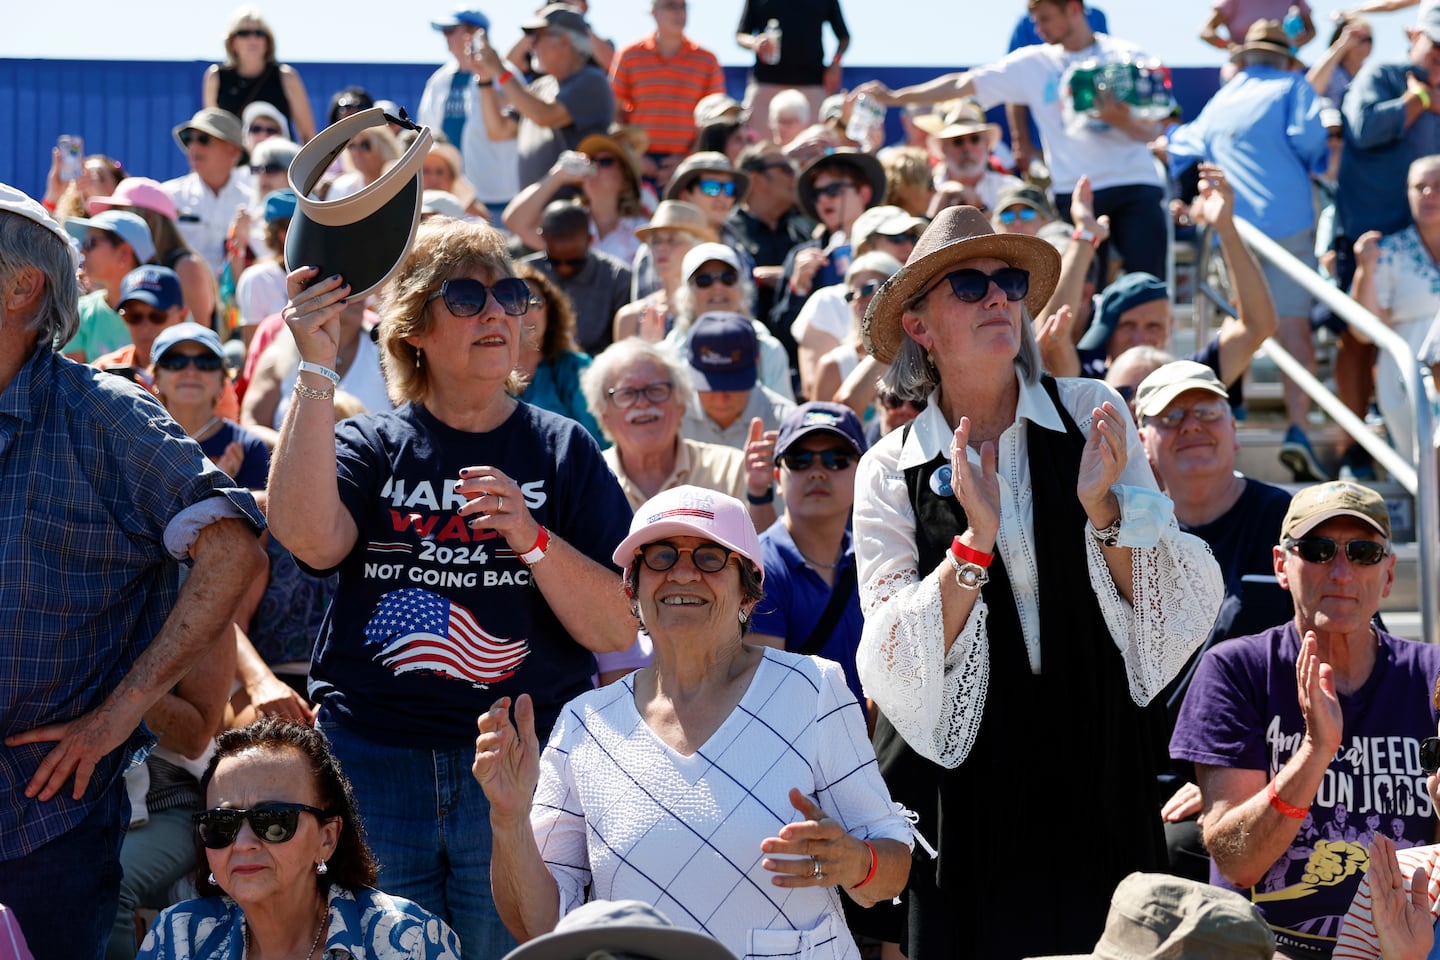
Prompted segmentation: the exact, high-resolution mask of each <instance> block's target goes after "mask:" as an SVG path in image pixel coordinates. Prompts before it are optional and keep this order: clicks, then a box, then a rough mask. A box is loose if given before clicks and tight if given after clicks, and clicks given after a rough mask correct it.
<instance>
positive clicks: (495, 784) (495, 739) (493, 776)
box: [470, 693, 540, 819]
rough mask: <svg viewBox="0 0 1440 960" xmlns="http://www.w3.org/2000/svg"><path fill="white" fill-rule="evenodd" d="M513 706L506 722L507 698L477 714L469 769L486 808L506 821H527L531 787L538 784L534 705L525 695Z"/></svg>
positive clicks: (538, 753)
mask: <svg viewBox="0 0 1440 960" xmlns="http://www.w3.org/2000/svg"><path fill="white" fill-rule="evenodd" d="M514 703H515V722H514V723H511V722H510V704H511V700H510V698H509V697H501V698H500V699H499V700H497V701H495V703H494V705H493V706H491V707H490V709H489V710H487V711H485V712H484V713H482V714H481V715H480V719H479V720H478V721H476V727H477V728H478V729H479V731H480V735H479V736H477V737H476V738H475V762H474V763H473V764H472V765H471V767H470V772H471V773H472V774H473V775H474V777H475V780H476V782H478V783H479V784H480V789H482V790H484V791H485V799H486V800H489V801H490V809H491V810H492V811H493V812H494V813H495V814H497V815H499V816H501V817H506V818H512V819H515V818H528V817H529V815H530V800H531V798H532V797H533V796H534V795H535V785H536V784H538V783H539V782H540V740H539V738H537V737H536V736H535V704H534V702H533V701H532V700H531V699H530V695H529V694H528V693H522V694H521V695H520V696H519V698H518V699H516V700H515V701H514Z"/></svg>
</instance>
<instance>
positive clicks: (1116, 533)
mask: <svg viewBox="0 0 1440 960" xmlns="http://www.w3.org/2000/svg"><path fill="white" fill-rule="evenodd" d="M1085 526H1086V527H1088V528H1089V531H1090V536H1092V537H1094V538H1095V542H1096V543H1098V544H1100V546H1102V547H1118V546H1120V518H1119V517H1116V518H1115V522H1114V523H1112V524H1110V526H1108V527H1106V528H1105V529H1103V530H1096V529H1095V524H1094V523H1089V522H1087V523H1086V524H1085Z"/></svg>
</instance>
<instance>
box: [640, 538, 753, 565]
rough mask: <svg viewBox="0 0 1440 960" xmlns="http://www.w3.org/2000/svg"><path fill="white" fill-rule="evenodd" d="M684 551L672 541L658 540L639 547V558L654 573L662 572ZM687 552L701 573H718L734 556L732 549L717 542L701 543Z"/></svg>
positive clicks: (677, 560)
mask: <svg viewBox="0 0 1440 960" xmlns="http://www.w3.org/2000/svg"><path fill="white" fill-rule="evenodd" d="M686 552H687V551H685V550H682V549H681V548H679V547H677V546H675V544H673V543H670V542H668V541H666V540H658V541H656V542H655V543H647V544H645V546H643V547H641V548H640V559H641V560H643V561H644V562H645V566H647V567H649V568H650V569H651V570H654V571H655V572H656V573H664V572H665V571H666V570H669V569H670V568H671V567H673V566H675V564H677V563H679V562H680V554H682V553H686ZM688 552H689V554H690V562H691V563H693V564H694V565H695V569H696V570H699V571H700V572H701V573H719V572H720V571H721V570H724V569H725V564H727V563H729V562H730V558H731V557H732V556H736V553H735V551H734V550H731V549H729V548H728V547H722V546H720V544H718V543H702V544H700V546H698V547H695V548H694V549H692V550H689V551H688Z"/></svg>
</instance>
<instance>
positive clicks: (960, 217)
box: [862, 206, 1060, 363]
mask: <svg viewBox="0 0 1440 960" xmlns="http://www.w3.org/2000/svg"><path fill="white" fill-rule="evenodd" d="M979 259H994V260H1003V261H1005V262H1006V263H1008V264H1009V265H1010V266H1012V267H1019V268H1020V269H1022V270H1028V271H1029V272H1030V292H1029V293H1028V294H1027V295H1026V297H1025V306H1026V307H1028V308H1029V309H1030V314H1031V316H1036V315H1038V314H1039V312H1040V308H1041V307H1043V306H1044V305H1045V301H1047V300H1049V299H1050V294H1051V293H1053V292H1054V291H1055V284H1056V283H1057V282H1058V281H1059V279H1060V254H1058V253H1056V252H1055V248H1054V247H1052V246H1050V244H1048V243H1046V242H1045V241H1044V240H1041V239H1039V238H1038V237H1026V236H1021V235H1019V234H1014V233H996V232H995V230H994V228H993V227H991V226H990V220H989V218H987V217H986V216H985V214H983V213H981V212H980V211H979V210H977V209H976V208H975V207H966V206H959V207H946V208H945V209H944V210H941V211H940V213H939V214H937V215H936V217H935V219H934V220H933V221H931V223H930V226H929V227H927V228H926V229H925V232H924V233H923V234H921V236H920V241H919V242H918V243H917V244H915V249H914V251H912V252H911V254H910V259H908V260H907V261H905V266H904V267H902V268H900V271H899V272H898V273H896V274H895V275H894V276H892V277H891V278H890V279H889V280H886V281H885V282H884V283H883V284H881V285H880V289H878V290H876V291H875V297H874V299H872V300H871V301H870V306H869V307H868V308H867V309H866V311H865V320H864V323H863V325H862V330H863V334H864V339H865V349H866V350H868V351H869V352H870V354H871V355H872V356H874V357H875V359H876V360H879V361H880V362H881V363H889V362H890V361H892V360H894V359H895V354H896V353H897V352H898V351H899V349H900V342H901V339H902V338H903V337H905V335H906V334H905V330H904V329H903V328H902V327H901V325H900V318H901V317H902V316H904V314H905V307H906V305H908V304H909V303H910V302H911V301H913V300H914V299H915V298H916V297H918V296H919V295H920V294H921V293H922V292H924V291H925V290H928V289H929V288H930V287H931V286H933V285H934V284H935V282H936V281H937V280H938V279H939V278H941V277H943V276H944V275H945V274H947V273H949V272H950V271H951V270H952V269H953V268H954V266H955V264H957V263H960V262H961V261H964V260H979Z"/></svg>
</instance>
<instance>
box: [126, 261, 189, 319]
mask: <svg viewBox="0 0 1440 960" xmlns="http://www.w3.org/2000/svg"><path fill="white" fill-rule="evenodd" d="M126 300H139V301H140V302H141V303H148V304H149V305H150V306H152V307H154V308H155V309H156V310H169V309H170V308H171V307H183V306H184V305H185V294H184V292H183V291H182V290H181V289H180V277H179V276H177V275H176V273H175V271H174V270H171V269H170V268H169V267H161V266H157V265H155V264H146V265H145V266H143V267H136V268H135V269H134V270H131V271H130V272H129V273H127V274H125V279H124V280H122V281H120V302H121V303H124V302H125V301H126Z"/></svg>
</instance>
